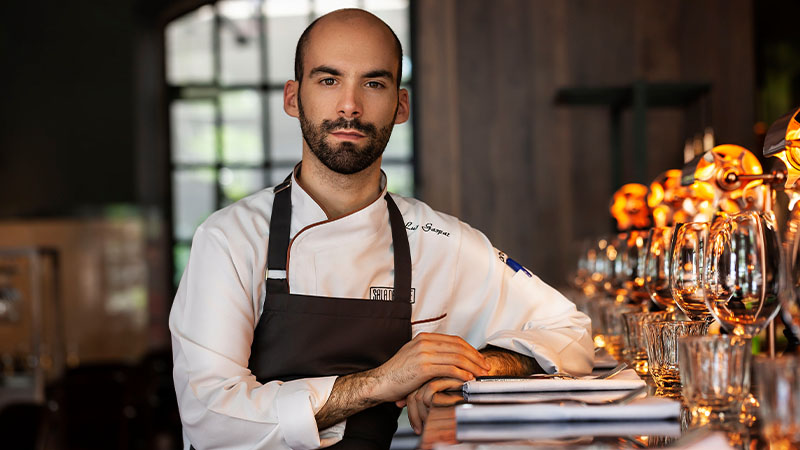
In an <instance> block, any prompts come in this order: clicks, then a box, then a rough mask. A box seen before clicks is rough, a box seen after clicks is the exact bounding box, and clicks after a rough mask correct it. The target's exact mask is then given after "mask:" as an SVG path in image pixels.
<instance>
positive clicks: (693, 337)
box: [678, 334, 748, 346]
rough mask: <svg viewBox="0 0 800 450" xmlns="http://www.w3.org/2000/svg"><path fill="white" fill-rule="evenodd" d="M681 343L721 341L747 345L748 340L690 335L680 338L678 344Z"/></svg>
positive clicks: (717, 335)
mask: <svg viewBox="0 0 800 450" xmlns="http://www.w3.org/2000/svg"><path fill="white" fill-rule="evenodd" d="M680 341H719V342H730V343H732V344H733V343H736V345H742V346H744V345H747V341H748V339H745V338H743V337H741V336H735V335H730V334H700V335H697V334H688V335H685V336H679V337H678V343H680Z"/></svg>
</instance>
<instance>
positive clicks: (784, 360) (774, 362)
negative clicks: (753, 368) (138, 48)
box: [753, 355, 800, 367]
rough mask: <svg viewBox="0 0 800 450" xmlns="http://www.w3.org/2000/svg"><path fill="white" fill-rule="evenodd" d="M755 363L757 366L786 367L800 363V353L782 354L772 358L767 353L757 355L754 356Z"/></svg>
mask: <svg viewBox="0 0 800 450" xmlns="http://www.w3.org/2000/svg"><path fill="white" fill-rule="evenodd" d="M753 363H754V364H755V365H757V366H765V367H786V366H789V365H800V355H780V356H776V357H774V358H770V357H769V356H766V355H763V356H762V355H757V356H755V357H754V358H753Z"/></svg>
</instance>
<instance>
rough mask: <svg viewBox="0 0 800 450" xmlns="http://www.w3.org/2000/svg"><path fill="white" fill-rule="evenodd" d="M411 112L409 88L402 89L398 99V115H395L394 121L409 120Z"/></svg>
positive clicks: (398, 122) (402, 121) (399, 122)
mask: <svg viewBox="0 0 800 450" xmlns="http://www.w3.org/2000/svg"><path fill="white" fill-rule="evenodd" d="M410 112H411V110H410V109H409V104H408V90H407V89H400V91H399V92H398V99H397V117H395V119H394V123H396V124H401V123H404V122H405V121H407V120H408V115H409V114H410Z"/></svg>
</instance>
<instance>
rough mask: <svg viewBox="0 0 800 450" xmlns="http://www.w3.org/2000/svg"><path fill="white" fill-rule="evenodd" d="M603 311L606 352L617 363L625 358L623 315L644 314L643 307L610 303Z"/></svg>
mask: <svg viewBox="0 0 800 450" xmlns="http://www.w3.org/2000/svg"><path fill="white" fill-rule="evenodd" d="M607 305H608V306H607V307H606V308H605V309H604V310H603V316H604V322H605V327H606V328H605V343H606V350H607V351H608V353H609V354H610V355H611V356H613V357H614V359H616V360H617V361H621V360H624V358H625V356H626V355H625V350H626V347H625V334H626V333H625V320H624V317H623V314H625V313H632V312H642V311H643V307H642V306H641V305H632V304H628V303H619V302H608V303H607Z"/></svg>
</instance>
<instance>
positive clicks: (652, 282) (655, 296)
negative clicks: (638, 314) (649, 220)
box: [644, 227, 676, 312]
mask: <svg viewBox="0 0 800 450" xmlns="http://www.w3.org/2000/svg"><path fill="white" fill-rule="evenodd" d="M673 231H674V228H673V227H654V228H651V229H650V232H649V233H648V234H647V253H646V255H645V260H644V287H645V289H646V290H647V293H648V294H649V295H650V299H651V300H653V302H654V303H655V304H657V305H659V306H661V307H662V308H664V309H665V310H667V311H669V312H672V311H675V308H676V306H675V299H674V298H672V292H671V291H670V287H669V265H670V243H671V241H672V233H673Z"/></svg>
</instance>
